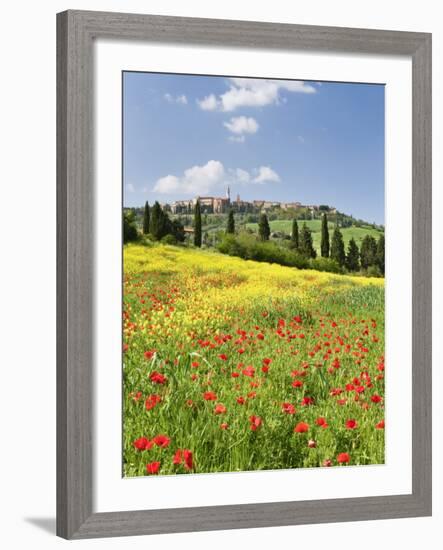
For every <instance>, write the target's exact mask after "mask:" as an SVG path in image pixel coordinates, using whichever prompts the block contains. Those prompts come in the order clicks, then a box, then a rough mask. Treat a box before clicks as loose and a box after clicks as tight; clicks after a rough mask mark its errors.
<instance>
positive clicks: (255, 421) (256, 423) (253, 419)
mask: <svg viewBox="0 0 443 550" xmlns="http://www.w3.org/2000/svg"><path fill="white" fill-rule="evenodd" d="M249 422H250V423H251V425H250V428H251V430H252V431H253V432H255V431H256V430H257V429H258V428H259V427H260V426H261V425H262V419H261V418H260V417H259V416H255V414H253V415H252V416H250V417H249Z"/></svg>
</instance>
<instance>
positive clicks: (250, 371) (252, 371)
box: [242, 365, 255, 376]
mask: <svg viewBox="0 0 443 550" xmlns="http://www.w3.org/2000/svg"><path fill="white" fill-rule="evenodd" d="M242 374H243V375H244V376H254V374H255V369H254V367H252V366H251V365H249V366H248V367H246V368H245V369H243V370H242Z"/></svg>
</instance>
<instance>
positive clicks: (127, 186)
mask: <svg viewBox="0 0 443 550" xmlns="http://www.w3.org/2000/svg"><path fill="white" fill-rule="evenodd" d="M125 191H127V192H128V193H135V187H134V185H133V184H132V183H126V184H125Z"/></svg>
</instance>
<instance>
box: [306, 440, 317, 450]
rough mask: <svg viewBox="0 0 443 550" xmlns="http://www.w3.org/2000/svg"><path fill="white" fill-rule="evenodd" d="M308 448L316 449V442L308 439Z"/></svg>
mask: <svg viewBox="0 0 443 550" xmlns="http://www.w3.org/2000/svg"><path fill="white" fill-rule="evenodd" d="M308 447H309V448H310V449H315V447H317V442H316V441H315V440H314V439H310V440H309V441H308Z"/></svg>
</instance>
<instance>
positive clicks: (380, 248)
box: [377, 233, 385, 275]
mask: <svg viewBox="0 0 443 550" xmlns="http://www.w3.org/2000/svg"><path fill="white" fill-rule="evenodd" d="M377 265H378V267H379V268H380V271H381V273H382V275H384V274H385V235H384V233H382V234H381V235H380V237H379V239H378V243H377Z"/></svg>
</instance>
